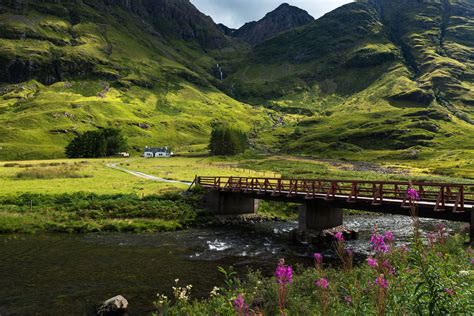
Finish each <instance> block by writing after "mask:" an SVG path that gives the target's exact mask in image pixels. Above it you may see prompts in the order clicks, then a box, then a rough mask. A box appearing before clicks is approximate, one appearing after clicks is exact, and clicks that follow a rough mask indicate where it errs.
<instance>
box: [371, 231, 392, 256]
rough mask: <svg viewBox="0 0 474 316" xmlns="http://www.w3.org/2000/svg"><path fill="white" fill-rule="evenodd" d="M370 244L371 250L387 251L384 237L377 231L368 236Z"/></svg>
mask: <svg viewBox="0 0 474 316" xmlns="http://www.w3.org/2000/svg"><path fill="white" fill-rule="evenodd" d="M370 244H371V245H372V250H375V251H376V252H388V250H389V249H388V246H387V245H386V244H385V238H384V236H382V235H379V234H377V233H374V234H372V236H370Z"/></svg>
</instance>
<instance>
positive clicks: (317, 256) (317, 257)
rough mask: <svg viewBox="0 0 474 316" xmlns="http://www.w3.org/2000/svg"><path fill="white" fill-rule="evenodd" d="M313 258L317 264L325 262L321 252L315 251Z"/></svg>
mask: <svg viewBox="0 0 474 316" xmlns="http://www.w3.org/2000/svg"><path fill="white" fill-rule="evenodd" d="M313 258H314V261H315V262H316V264H317V265H320V264H321V263H323V256H322V255H321V254H320V253H315V254H314V255H313Z"/></svg>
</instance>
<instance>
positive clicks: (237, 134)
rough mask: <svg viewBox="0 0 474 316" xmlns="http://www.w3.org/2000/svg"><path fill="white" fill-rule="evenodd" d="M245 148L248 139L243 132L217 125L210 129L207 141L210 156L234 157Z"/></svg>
mask: <svg viewBox="0 0 474 316" xmlns="http://www.w3.org/2000/svg"><path fill="white" fill-rule="evenodd" d="M247 148H248V138H247V134H246V133H244V132H243V131H241V130H239V129H236V128H232V127H229V126H226V125H217V126H214V127H213V128H212V132H211V139H210V140H209V149H210V151H211V155H214V156H227V155H236V154H239V153H241V152H244V151H245V150H246V149H247Z"/></svg>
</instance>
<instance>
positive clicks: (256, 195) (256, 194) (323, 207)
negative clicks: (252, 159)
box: [195, 176, 474, 241]
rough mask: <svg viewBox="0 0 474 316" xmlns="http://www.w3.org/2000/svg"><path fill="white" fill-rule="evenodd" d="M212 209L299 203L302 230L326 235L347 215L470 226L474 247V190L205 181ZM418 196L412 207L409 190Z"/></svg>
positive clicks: (200, 181)
mask: <svg viewBox="0 0 474 316" xmlns="http://www.w3.org/2000/svg"><path fill="white" fill-rule="evenodd" d="M195 184H196V185H197V186H200V187H202V188H205V189H207V194H206V197H205V201H206V204H207V206H208V208H210V209H211V210H212V211H214V212H215V213H217V214H222V215H238V214H252V213H255V212H257V210H258V205H259V201H260V200H272V201H282V202H291V203H299V204H301V205H300V208H299V213H300V214H299V229H300V230H323V229H328V228H333V227H336V226H339V225H342V209H353V210H362V211H369V212H378V213H386V214H398V215H406V216H411V214H410V213H411V205H413V206H415V207H416V209H417V214H418V216H419V217H421V218H435V219H445V220H450V221H458V222H466V223H470V225H471V228H470V238H471V241H474V185H472V184H451V183H435V182H416V181H414V182H400V181H365V180H327V179H281V178H248V177H201V176H198V177H196V179H195ZM409 188H414V189H416V190H417V191H418V194H419V199H418V200H416V201H410V199H409V197H408V195H407V190H408V189H409Z"/></svg>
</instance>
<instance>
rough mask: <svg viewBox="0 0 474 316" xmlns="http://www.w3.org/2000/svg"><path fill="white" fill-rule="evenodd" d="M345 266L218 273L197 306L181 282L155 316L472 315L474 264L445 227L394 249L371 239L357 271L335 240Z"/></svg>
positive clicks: (387, 238) (317, 260)
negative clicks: (220, 278)
mask: <svg viewBox="0 0 474 316" xmlns="http://www.w3.org/2000/svg"><path fill="white" fill-rule="evenodd" d="M336 238H337V239H336V240H335V242H334V245H335V252H336V253H337V254H338V257H339V259H340V265H336V266H334V265H327V264H326V260H327V258H325V256H324V255H322V254H321V253H315V254H314V267H313V268H307V267H303V266H299V265H297V266H293V267H292V266H291V265H289V264H287V263H285V261H284V259H282V260H280V262H279V263H277V262H275V275H274V277H264V276H263V275H262V273H261V272H259V271H251V272H249V273H248V274H247V275H239V274H237V273H235V272H233V271H232V270H228V271H225V270H221V272H222V273H223V275H224V277H225V280H226V281H225V286H223V287H214V289H213V290H212V291H211V292H210V294H209V297H208V298H206V299H201V300H200V299H193V298H192V286H190V285H186V284H183V283H180V282H179V280H176V284H175V286H174V287H173V295H172V296H171V297H168V296H166V295H163V294H158V297H157V299H156V300H155V307H156V312H157V315H386V314H390V315H392V314H393V315H415V314H421V315H428V314H429V315H441V314H446V313H448V314H462V315H471V314H472V313H474V305H473V302H472V297H473V295H474V269H473V264H474V257H473V251H472V249H471V248H465V246H464V245H463V240H464V237H461V236H459V235H457V236H454V237H449V236H448V234H447V231H446V229H445V227H444V226H439V227H438V229H437V231H434V232H431V233H429V234H427V235H419V237H418V238H415V237H413V239H412V243H411V244H409V245H405V244H403V245H398V246H397V245H396V237H395V236H394V235H393V233H392V232H391V231H386V232H381V231H379V232H377V231H375V232H374V233H373V234H372V236H371V237H370V240H371V246H372V251H371V255H370V256H369V257H368V258H367V259H366V260H365V261H364V262H362V263H361V264H360V265H358V266H354V264H353V253H352V250H350V248H347V246H346V244H345V241H344V240H343V238H342V237H338V236H336Z"/></svg>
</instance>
